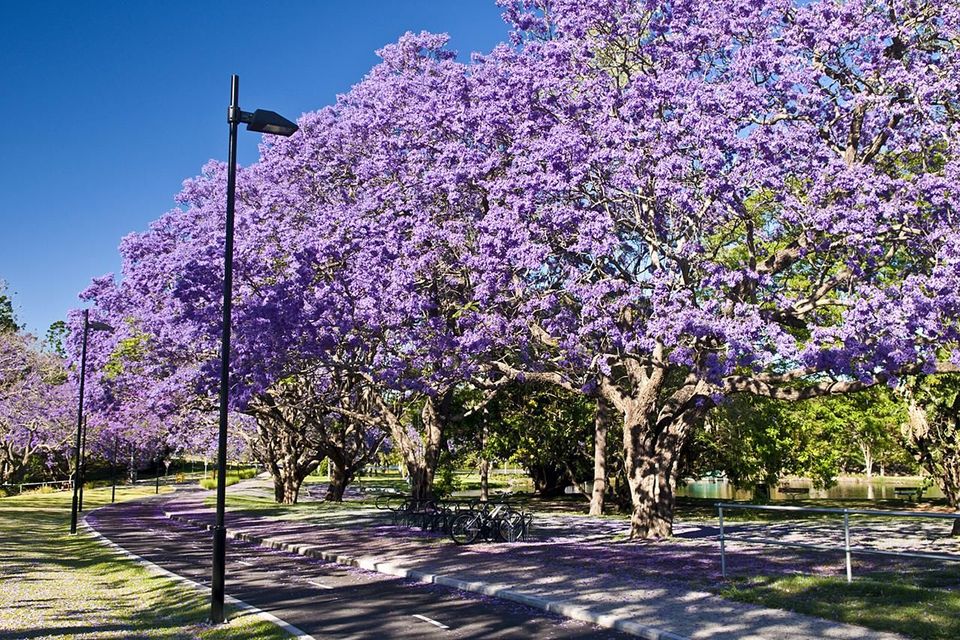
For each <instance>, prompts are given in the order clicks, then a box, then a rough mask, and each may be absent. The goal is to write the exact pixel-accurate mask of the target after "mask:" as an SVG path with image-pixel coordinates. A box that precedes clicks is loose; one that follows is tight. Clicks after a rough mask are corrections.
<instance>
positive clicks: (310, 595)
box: [90, 499, 632, 640]
mask: <svg viewBox="0 0 960 640" xmlns="http://www.w3.org/2000/svg"><path fill="white" fill-rule="evenodd" d="M162 502H163V501H162V500H156V499H153V500H146V501H137V502H126V503H120V504H116V505H111V506H108V507H104V508H102V509H99V510H97V511H96V512H95V513H93V514H91V516H90V523H91V524H92V525H93V527H94V529H96V530H97V531H98V532H100V533H101V534H102V535H103V536H105V537H106V538H108V539H109V540H111V541H113V542H114V543H116V544H118V545H120V546H121V547H123V548H124V549H126V550H127V551H129V552H131V553H135V554H136V555H138V556H140V557H142V558H144V559H146V560H149V561H150V562H153V563H154V564H156V565H159V566H161V567H163V568H164V569H167V570H168V571H171V572H173V573H176V574H178V575H180V576H183V577H185V578H189V579H190V580H193V581H195V582H198V583H200V584H203V585H205V586H209V584H210V562H211V554H212V537H211V534H210V533H209V532H208V531H206V530H203V529H200V528H197V527H193V526H190V525H187V524H183V523H179V522H174V521H172V520H170V519H168V518H166V517H165V516H164V515H163V512H162V509H161V508H160V506H161V504H162ZM229 527H230V522H229V514H228V519H227V528H228V529H229ZM227 593H228V594H229V595H231V596H233V597H235V598H239V599H240V600H243V601H244V602H247V603H248V604H251V605H253V606H255V607H257V608H259V609H262V610H263V611H267V612H269V613H271V614H273V615H275V616H277V617H278V618H281V619H283V620H285V621H286V622H288V623H290V624H292V625H295V626H297V627H299V628H300V629H302V630H303V631H305V632H306V633H308V634H310V635H312V636H314V637H315V638H317V640H320V639H321V638H578V639H580V638H582V639H588V638H590V639H599V638H605V639H606V638H630V637H632V636H628V635H625V634H622V633H620V632H617V631H612V630H608V629H602V628H599V627H596V626H593V625H589V624H585V623H581V622H577V621H573V620H569V619H567V618H562V617H559V616H555V615H553V614H550V613H547V612H544V611H540V610H538V609H533V608H529V607H526V606H523V605H520V604H516V603H513V602H508V601H504V600H498V599H496V598H491V597H486V596H482V595H478V594H474V593H467V592H463V591H459V590H457V589H452V588H448V587H443V586H439V585H431V584H423V583H419V582H413V581H409V580H403V579H400V578H395V577H391V576H385V575H382V574H378V573H372V572H369V571H364V570H361V569H356V568H353V567H345V566H342V565H338V564H335V563H331V562H325V561H322V560H318V559H315V558H307V557H304V556H300V555H297V554H292V553H286V552H282V551H274V550H271V549H267V548H264V547H260V546H257V545H254V544H251V543H246V542H241V541H237V540H228V541H227Z"/></svg>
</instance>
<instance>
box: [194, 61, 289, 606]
mask: <svg viewBox="0 0 960 640" xmlns="http://www.w3.org/2000/svg"><path fill="white" fill-rule="evenodd" d="M240 123H244V124H246V125H247V131H256V132H260V133H270V134H273V135H279V136H285V137H286V136H291V135H293V134H294V133H296V132H297V125H295V124H294V123H292V122H290V121H289V120H287V119H286V118H284V117H283V116H281V115H278V114H276V113H274V112H273V111H266V110H264V109H257V110H256V111H254V112H253V113H249V112H246V111H242V110H241V109H240V78H239V77H238V76H237V75H233V76H232V77H231V79H230V106H229V107H228V108H227V124H229V125H230V141H229V147H228V152H227V154H228V155H227V220H226V227H227V229H226V232H227V233H226V241H225V242H224V249H223V332H222V334H221V337H220V431H219V434H218V442H217V520H216V524H215V525H214V527H213V575H212V576H211V580H210V583H211V594H210V620H211V621H212V622H214V623H220V622H223V621H224V615H223V596H224V574H225V568H226V552H227V529H226V527H225V526H224V517H223V516H224V511H225V508H226V501H227V492H226V488H227V485H226V479H227V403H228V400H229V383H230V312H231V307H232V300H231V292H232V290H233V217H234V201H235V198H236V190H237V127H238V126H239V125H240Z"/></svg>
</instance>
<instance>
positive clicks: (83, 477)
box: [77, 417, 87, 512]
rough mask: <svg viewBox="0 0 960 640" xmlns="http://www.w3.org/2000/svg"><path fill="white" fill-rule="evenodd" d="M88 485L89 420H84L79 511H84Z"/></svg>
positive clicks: (81, 445)
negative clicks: (86, 485) (84, 486)
mask: <svg viewBox="0 0 960 640" xmlns="http://www.w3.org/2000/svg"><path fill="white" fill-rule="evenodd" d="M86 483H87V418H86V417H84V418H83V440H82V442H81V443H80V501H79V504H78V505H77V511H80V512H82V511H83V485H85V484H86Z"/></svg>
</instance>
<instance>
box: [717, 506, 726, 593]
mask: <svg viewBox="0 0 960 640" xmlns="http://www.w3.org/2000/svg"><path fill="white" fill-rule="evenodd" d="M717 512H718V513H719V514H720V575H721V576H723V578H724V579H726V577H727V552H726V546H725V545H724V539H723V507H722V506H721V505H719V504H718V505H717Z"/></svg>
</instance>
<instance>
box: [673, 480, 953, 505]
mask: <svg viewBox="0 0 960 640" xmlns="http://www.w3.org/2000/svg"><path fill="white" fill-rule="evenodd" d="M921 482H922V481H921V479H920V478H917V477H906V478H900V477H886V478H874V479H873V482H869V483H868V482H867V481H866V480H865V479H862V478H841V479H840V480H839V482H838V483H837V484H835V485H834V486H832V487H830V488H829V489H814V488H813V482H812V481H810V480H809V479H806V478H791V479H790V480H784V481H782V482H780V484H779V487H774V488H773V489H772V491H771V493H770V497H771V498H772V499H774V500H788V499H791V498H828V499H843V498H848V499H858V500H887V499H894V498H901V497H903V496H898V495H897V494H896V491H895V489H897V488H916V487H919V486H920V484H921ZM780 487H789V488H790V489H807V490H809V494H807V493H799V492H798V493H789V492H787V493H784V492H782V491H780ZM677 495H679V496H687V497H691V498H716V499H717V500H750V499H752V498H753V491H751V490H749V489H747V490H743V489H734V487H733V485H732V484H730V482H728V481H727V479H726V478H700V479H699V480H690V481H688V482H687V483H686V485H682V486H680V487H678V488H677ZM923 497H925V498H942V497H943V492H941V491H940V489H939V488H938V487H936V486H932V487H927V489H926V490H924V492H923Z"/></svg>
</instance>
